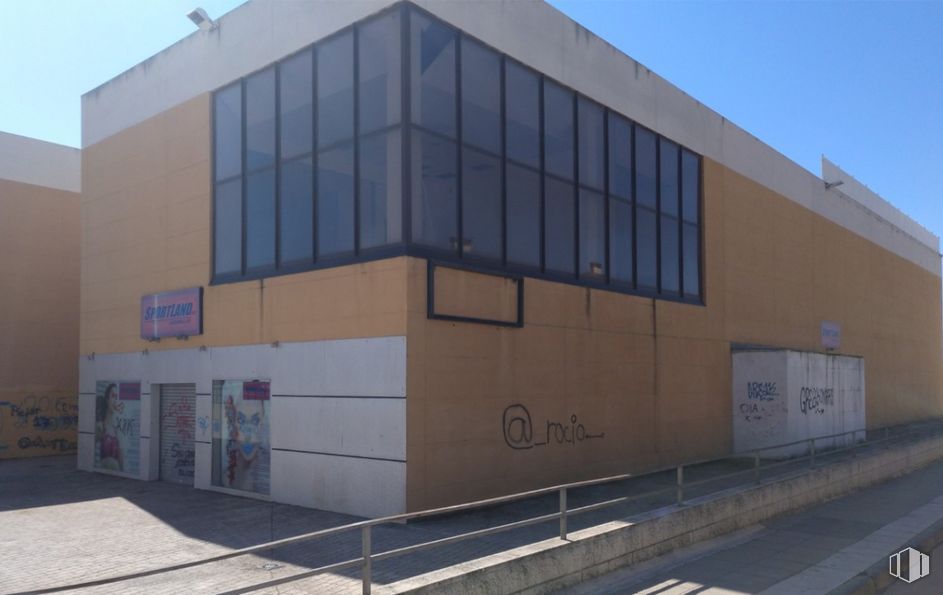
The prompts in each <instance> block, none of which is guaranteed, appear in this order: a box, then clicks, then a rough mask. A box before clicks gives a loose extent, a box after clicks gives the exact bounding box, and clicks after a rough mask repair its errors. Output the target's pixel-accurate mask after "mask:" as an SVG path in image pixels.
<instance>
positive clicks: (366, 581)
mask: <svg viewBox="0 0 943 595" xmlns="http://www.w3.org/2000/svg"><path fill="white" fill-rule="evenodd" d="M891 427H892V426H884V427H883V428H875V429H872V430H868V429H867V428H859V429H856V430H849V431H846V432H839V433H836V434H825V435H822V436H814V437H812V438H806V439H803V440H795V441H792V442H786V443H783V444H776V445H772V446H764V447H761V448H755V449H752V450H750V451H746V452H739V453H733V454H730V455H726V456H723V457H717V458H713V459H702V460H696V461H693V462H688V463H684V464H680V465H674V466H670V467H663V468H659V469H654V470H651V471H646V472H644V473H638V474H634V473H624V474H620V475H611V476H608V477H601V478H597V479H588V480H584V481H576V482H570V483H566V484H559V485H555V486H550V487H546V488H540V489H536V490H528V491H526V492H518V493H515V494H509V495H506V496H498V497H494V498H486V499H484V500H476V501H474V502H466V503H463V504H455V505H452V506H443V507H440V508H432V509H428V510H421V511H418V512H410V513H402V514H395V515H390V516H385V517H380V518H376V519H367V520H363V521H357V522H355V523H348V524H346V525H341V526H338V527H331V528H328V529H321V530H318V531H313V532H310V533H304V534H302V535H296V536H294V537H287V538H284V539H278V540H275V541H270V542H267V543H262V544H259V545H254V546H250V547H245V548H241V549H238V550H233V551H230V552H226V553H224V554H218V555H215V556H210V557H207V558H201V559H199V560H192V561H189V562H182V563H179V564H172V565H169V566H163V567H160V568H154V569H151V570H144V571H140V572H134V573H130V574H124V575H118V576H112V577H107V578H103V579H96V580H91V581H86V582H82V583H75V584H71V585H63V586H59V587H49V588H44V589H36V590H32V591H24V592H21V593H19V594H15V595H38V594H41V593H52V592H56V591H63V590H71V589H81V588H87V587H94V586H100V585H106V584H111V583H116V582H123V581H127V580H132V579H137V578H144V577H147V576H153V575H155V574H163V573H167V572H174V571H177V570H183V569H186V568H193V567H195V566H202V565H204V564H209V563H212V562H219V561H221V560H227V559H230V558H235V557H238V556H244V555H246V554H252V553H255V552H260V551H264V550H272V549H275V548H279V547H284V546H287V545H293V544H296V543H301V542H304V541H311V540H315V539H320V538H323V537H328V536H331V535H337V534H340V533H346V532H348V531H352V530H354V529H358V528H359V529H360V530H361V544H362V548H361V549H362V555H361V557H359V558H352V559H350V560H345V561H342V562H336V563H333V564H328V565H325V566H319V567H317V568H313V569H310V570H307V571H305V572H302V573H298V574H293V575H291V576H286V577H282V578H278V579H273V580H270V581H266V582H264V583H257V584H254V585H250V586H247V587H241V588H239V589H235V590H232V591H227V592H226V593H225V594H224V595H235V594H237V593H249V592H252V591H256V590H259V589H263V588H266V587H273V586H276V585H281V584H285V583H288V582H294V581H297V580H301V579H304V578H308V577H311V576H315V575H318V574H322V573H325V572H330V571H332V570H342V569H345V568H350V567H353V566H357V565H360V566H361V568H362V573H361V574H362V576H361V582H362V590H363V593H364V595H369V593H370V587H371V583H372V581H371V574H372V562H373V561H381V560H386V559H389V558H393V557H395V556H401V555H405V554H410V553H413V552H417V551H421V550H425V549H429V548H433V547H438V546H442V545H447V544H450V543H456V542H459V541H464V540H467V539H473V538H476V537H484V536H487V535H493V534H495V533H501V532H504V531H510V530H512V529H517V528H520V527H526V526H529V525H536V524H539V523H544V522H547V521H551V520H554V519H557V520H559V523H560V539H562V540H567V535H568V529H567V518H568V516H572V515H575V514H582V513H585V512H592V511H594V510H601V509H604V508H608V507H611V506H616V505H618V504H622V503H626V502H630V501H633V500H638V499H640V498H645V497H651V496H653V495H661V494H665V493H670V492H674V493H675V500H676V504H677V505H678V506H682V505H683V504H684V502H685V499H684V488H685V487H691V486H697V485H703V484H705V483H709V482H715V481H719V480H722V479H729V478H731V477H735V476H738V475H744V474H747V473H753V474H754V481H755V483H757V484H759V483H760V475H759V471H760V468H761V465H760V456H759V453H760V452H763V451H768V450H777V449H782V448H786V447H789V446H795V445H798V444H808V445H809V453H810V454H809V455H804V456H801V457H795V458H791V459H788V460H786V461H780V462H777V463H772V464H768V465H766V466H765V467H764V468H765V469H770V468H774V467H779V466H783V465H791V464H796V463H799V462H802V461H804V460H805V459H809V463H810V464H809V467H810V469H811V468H814V467H815V457H816V451H815V442H816V441H817V440H827V439H832V438H838V437H841V436H847V435H849V434H851V435H852V443H851V446H849V447H844V448H837V449H831V450H829V451H828V453H827V454H835V453H839V452H845V451H848V450H851V451H852V456H856V450H857V448H858V440H857V435H858V433H859V432H861V433H863V434H864V440H863V441H862V442H864V443H867V444H868V445H873V444H882V443H887V442H888V441H889V440H890V428H891ZM881 429H883V430H884V436H883V437H882V438H881V439H878V440H870V441H869V440H868V439H867V433H868V432H869V431H871V432H875V431H879V430H881ZM908 434H909V433H908ZM747 456H749V457H752V458H753V467H752V468H750V469H744V470H741V471H734V472H732V473H727V474H724V475H719V476H714V477H709V478H706V479H701V480H697V481H688V482H687V483H685V482H684V468H685V467H693V466H696V465H704V464H708V463H716V462H719V461H725V460H728V459H736V458H744V457H747ZM672 470H674V471H675V474H676V483H675V485H674V486H671V487H666V488H660V489H656V490H649V491H647V492H643V493H641V494H635V495H631V496H622V497H619V498H614V499H611V500H606V501H603V502H596V503H594V504H588V505H584V506H580V507H577V508H570V509H568V508H567V490H572V489H577V488H582V487H589V486H593V485H600V484H604V483H611V482H615V481H621V480H625V479H630V478H635V477H644V476H647V475H656V474H659V473H666V472H670V471H672ZM554 492H556V493H558V495H559V504H560V508H559V511H558V512H553V513H549V514H545V515H541V516H538V517H532V518H528V519H524V520H521V521H515V522H512V523H506V524H503V525H498V526H496V527H489V528H487V529H477V530H474V531H467V532H465V533H461V534H459V535H453V536H450V537H444V538H441V539H436V540H433V541H427V542H423V543H420V544H415V545H410V546H405V547H401V548H396V549H392V550H387V551H385V552H380V553H377V554H373V553H372V552H371V529H372V528H373V527H375V526H378V525H385V524H389V523H397V522H401V521H407V520H413V519H420V518H426V517H430V516H439V515H444V514H449V513H454V512H461V511H465V510H472V509H479V508H485V507H488V506H493V505H496V504H503V503H506V502H513V501H516V500H522V499H526V498H533V497H536V496H543V495H546V494H551V493H554Z"/></svg>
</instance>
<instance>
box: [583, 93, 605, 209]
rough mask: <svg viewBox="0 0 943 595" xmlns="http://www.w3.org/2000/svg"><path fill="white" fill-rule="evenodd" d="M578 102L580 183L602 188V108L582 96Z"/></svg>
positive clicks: (603, 159)
mask: <svg viewBox="0 0 943 595" xmlns="http://www.w3.org/2000/svg"><path fill="white" fill-rule="evenodd" d="M578 104H579V114H578V115H579V119H578V121H577V123H578V125H579V139H580V147H579V148H580V150H579V155H580V184H582V185H583V186H589V187H591V188H596V189H597V190H602V188H603V182H604V178H605V169H606V168H605V163H604V161H605V151H604V146H605V140H606V139H605V136H604V134H603V110H602V107H600V106H599V105H598V104H595V103H593V102H592V101H589V100H588V99H586V98H584V97H580V98H579V100H578Z"/></svg>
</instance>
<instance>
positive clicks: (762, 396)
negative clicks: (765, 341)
mask: <svg viewBox="0 0 943 595" xmlns="http://www.w3.org/2000/svg"><path fill="white" fill-rule="evenodd" d="M786 357H787V354H786V352H785V351H773V352H769V351H750V352H742V353H736V354H734V356H733V359H734V365H733V377H732V381H733V419H734V423H733V450H734V452H736V453H742V452H748V451H750V450H751V449H753V448H757V447H762V446H768V445H771V444H782V443H784V442H788V441H790V440H791V438H790V437H789V434H788V428H787V424H786V419H787V415H788V405H787V398H788V393H787V390H788V387H787V377H786V370H787V368H786Z"/></svg>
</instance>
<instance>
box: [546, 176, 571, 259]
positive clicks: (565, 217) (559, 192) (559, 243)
mask: <svg viewBox="0 0 943 595" xmlns="http://www.w3.org/2000/svg"><path fill="white" fill-rule="evenodd" d="M573 200H574V197H573V185H572V184H570V183H568V182H562V181H560V180H557V179H555V178H551V177H549V176H547V177H546V181H545V183H544V209H545V212H544V218H545V222H546V227H545V233H544V254H545V257H546V259H547V260H546V263H545V266H546V269H547V271H551V272H557V273H568V274H572V273H573V269H574V266H575V264H576V259H575V257H574V254H573V251H574V250H575V249H576V224H575V222H574V221H573V212H574V209H573V206H574V205H573Z"/></svg>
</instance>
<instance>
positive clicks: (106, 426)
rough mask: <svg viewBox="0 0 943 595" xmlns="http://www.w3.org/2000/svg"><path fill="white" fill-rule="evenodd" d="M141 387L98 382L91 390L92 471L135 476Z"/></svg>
mask: <svg viewBox="0 0 943 595" xmlns="http://www.w3.org/2000/svg"><path fill="white" fill-rule="evenodd" d="M140 438H141V383H140V382H112V381H108V380H105V381H99V382H98V383H97V384H96V390H95V467H96V468H98V469H108V470H109V471H120V472H122V473H130V474H132V475H136V474H137V472H138V464H139V458H140V454H139V453H140Z"/></svg>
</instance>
